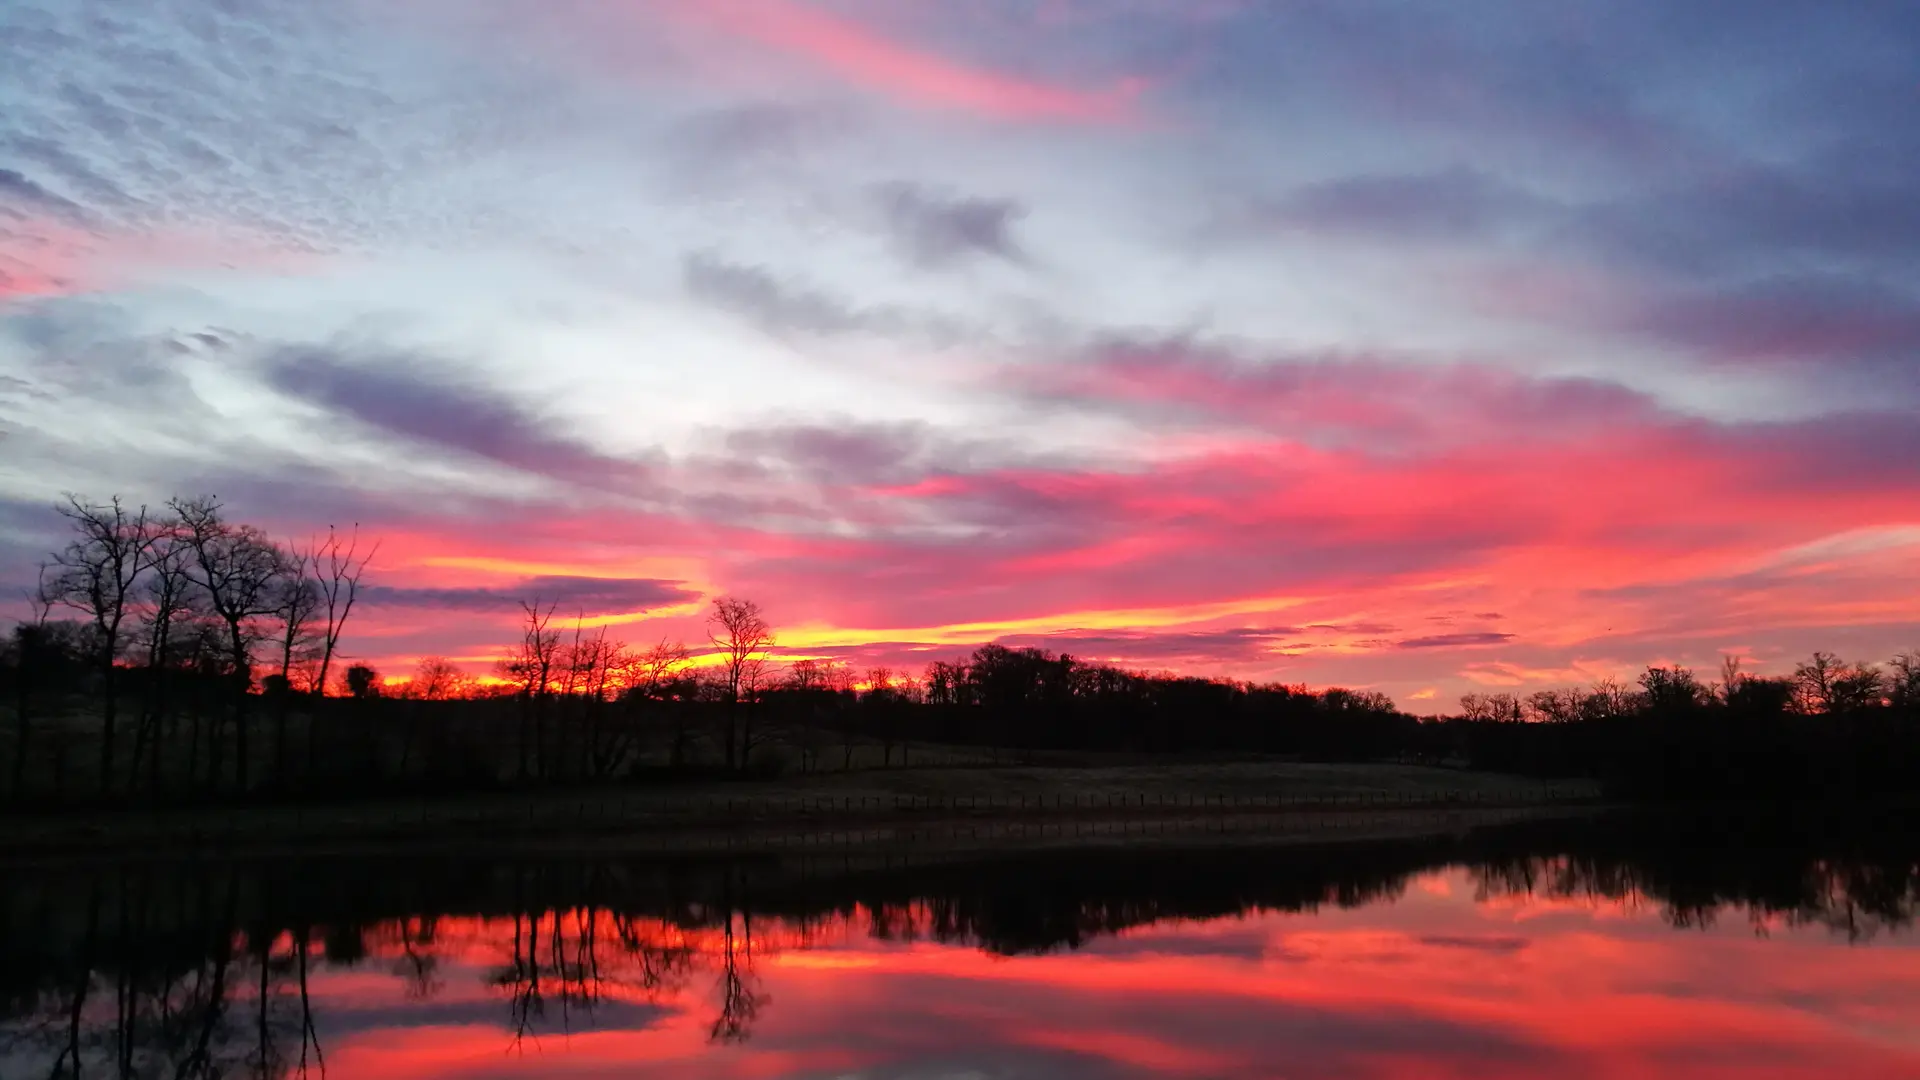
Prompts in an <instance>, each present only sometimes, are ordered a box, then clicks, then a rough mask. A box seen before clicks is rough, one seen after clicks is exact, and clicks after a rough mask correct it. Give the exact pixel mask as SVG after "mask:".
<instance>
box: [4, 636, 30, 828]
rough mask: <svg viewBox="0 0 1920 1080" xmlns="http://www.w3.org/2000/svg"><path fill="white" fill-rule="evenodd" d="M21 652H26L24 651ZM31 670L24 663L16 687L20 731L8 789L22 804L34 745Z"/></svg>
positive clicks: (17, 719) (16, 705) (14, 750)
mask: <svg viewBox="0 0 1920 1080" xmlns="http://www.w3.org/2000/svg"><path fill="white" fill-rule="evenodd" d="M21 651H22V652H23V653H24V652H25V650H24V649H23V650H21ZM22 659H23V660H24V659H25V657H24V656H23V657H22ZM31 670H32V668H31V667H30V666H29V665H27V664H25V663H22V664H21V665H20V673H19V680H18V682H17V683H16V684H15V686H14V691H15V693H14V706H13V709H14V711H13V718H14V723H15V724H17V725H18V726H19V731H18V732H17V733H16V734H15V735H14V740H13V783H12V785H11V786H10V787H9V788H8V794H10V795H12V796H13V798H14V799H16V800H18V801H21V802H24V801H26V794H27V790H26V783H27V750H28V749H29V747H30V745H31V743H32V735H33V712H32V710H31V709H30V706H31V705H32V703H33V701H32V697H33V695H32V693H31V690H30V688H29V685H28V684H29V683H30V682H31V681H32V680H31V678H30V677H29V675H28V673H29V672H30V671H31Z"/></svg>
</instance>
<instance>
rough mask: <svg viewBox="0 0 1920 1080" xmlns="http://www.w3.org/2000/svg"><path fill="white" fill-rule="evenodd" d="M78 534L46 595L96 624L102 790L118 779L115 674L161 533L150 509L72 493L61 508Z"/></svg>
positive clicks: (56, 563) (57, 558) (56, 562)
mask: <svg viewBox="0 0 1920 1080" xmlns="http://www.w3.org/2000/svg"><path fill="white" fill-rule="evenodd" d="M58 509H59V512H60V515H61V516H62V517H64V518H66V519H67V524H68V526H69V527H70V528H71V529H72V530H73V532H74V534H75V535H74V538H73V540H72V541H71V542H69V543H68V544H67V546H66V547H64V548H62V549H61V550H60V551H59V552H58V553H56V554H55V555H54V557H53V572H52V574H51V575H50V576H49V577H48V578H47V579H45V581H46V585H45V588H46V589H47V595H48V596H49V597H50V598H51V599H52V600H54V601H55V602H56V603H60V604H65V605H66V606H68V607H70V608H73V609H74V610H76V611H79V612H80V613H82V614H83V615H85V616H86V617H87V618H88V619H89V620H90V621H91V622H92V624H93V630H94V646H95V648H97V649H98V650H99V654H98V656H97V658H96V659H95V661H94V662H95V665H96V670H97V671H98V672H99V680H100V697H101V716H100V791H101V792H102V793H103V794H104V793H106V792H107V791H108V790H110V789H111V787H112V784H113V751H114V744H115V735H116V731H115V720H116V717H117V716H118V715H119V704H120V693H119V686H118V680H117V679H116V678H115V677H114V676H115V672H116V669H117V668H118V666H119V663H120V651H121V648H122V646H123V645H124V641H123V639H122V636H121V628H122V625H123V624H124V623H125V622H126V620H127V619H128V617H129V616H131V615H132V614H133V606H134V602H135V597H136V590H137V587H138V586H139V583H140V581H141V578H142V577H143V576H144V575H145V574H146V571H147V567H148V566H149V565H150V564H151V562H152V559H153V551H154V546H155V545H156V544H157V543H159V541H160V533H159V531H158V530H156V529H155V528H154V527H153V525H152V524H151V523H150V522H148V520H147V508H146V507H144V506H142V507H141V508H140V509H139V510H137V511H131V512H129V511H128V510H127V509H126V508H125V507H124V506H122V505H121V503H120V497H119V496H117V495H116V496H114V497H113V498H112V499H110V500H108V501H107V502H105V503H95V502H90V501H88V500H86V499H83V498H81V497H80V496H78V495H68V496H67V502H66V505H64V506H61V507H59V508H58Z"/></svg>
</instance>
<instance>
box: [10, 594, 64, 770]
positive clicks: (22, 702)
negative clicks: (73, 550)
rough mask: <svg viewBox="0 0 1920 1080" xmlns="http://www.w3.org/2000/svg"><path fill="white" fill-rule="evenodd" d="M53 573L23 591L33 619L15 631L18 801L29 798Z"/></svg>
mask: <svg viewBox="0 0 1920 1080" xmlns="http://www.w3.org/2000/svg"><path fill="white" fill-rule="evenodd" d="M51 569H52V568H51V567H47V566H42V567H41V568H40V581H39V583H38V584H37V585H36V586H35V587H34V588H33V589H31V590H22V591H23V592H25V593H26V601H27V606H28V608H29V609H30V610H31V611H32V612H33V618H32V619H31V620H30V621H28V622H23V623H21V624H20V625H18V626H16V627H14V628H13V639H14V648H15V653H16V656H15V660H16V662H17V663H18V665H19V673H18V674H17V675H16V676H15V678H14V680H13V692H14V703H13V722H14V725H15V730H14V741H13V779H12V783H11V785H10V786H9V787H8V788H7V790H8V791H9V792H10V793H11V794H12V795H13V796H14V797H15V798H22V797H24V796H25V794H26V788H25V784H26V782H27V752H28V751H29V750H30V749H31V748H32V743H33V692H34V683H35V682H36V680H35V678H34V675H35V673H36V669H37V668H38V667H39V659H40V657H39V654H40V653H41V652H42V651H44V650H45V649H46V646H47V619H48V617H49V616H50V615H51V614H52V613H53V594H52V590H51V589H49V588H48V584H47V582H48V578H49V576H50V571H51Z"/></svg>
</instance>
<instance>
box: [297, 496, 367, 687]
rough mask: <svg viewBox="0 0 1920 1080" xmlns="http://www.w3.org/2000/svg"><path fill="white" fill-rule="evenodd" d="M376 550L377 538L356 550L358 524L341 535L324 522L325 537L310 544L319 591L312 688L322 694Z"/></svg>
mask: <svg viewBox="0 0 1920 1080" xmlns="http://www.w3.org/2000/svg"><path fill="white" fill-rule="evenodd" d="M379 552H380V544H379V542H378V541H375V542H374V544H373V546H372V547H371V548H369V549H368V550H367V551H366V552H365V553H362V552H361V551H360V526H358V525H355V526H354V527H353V531H352V532H351V533H349V534H348V535H346V536H344V537H343V536H341V535H340V533H339V530H337V529H335V528H333V527H332V526H328V527H327V538H326V539H325V540H322V541H319V542H318V543H315V544H314V545H312V562H313V570H314V589H315V590H316V591H317V592H318V593H319V595H320V611H319V616H320V618H321V620H322V621H323V625H322V627H321V630H320V671H319V673H318V674H317V675H315V676H314V691H315V693H317V694H319V695H321V696H323V697H324V696H325V695H326V692H327V675H328V674H329V673H330V672H331V671H332V669H333V658H334V656H335V655H336V654H337V653H338V652H339V648H340V638H341V635H342V634H344V633H345V632H346V626H347V618H348V616H350V615H352V614H353V605H354V601H356V600H357V599H359V596H360V577H361V575H363V574H365V573H366V571H367V566H368V565H369V564H370V563H372V562H373V557H374V556H375V555H377V554H379Z"/></svg>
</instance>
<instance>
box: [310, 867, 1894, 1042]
mask: <svg viewBox="0 0 1920 1080" xmlns="http://www.w3.org/2000/svg"><path fill="white" fill-rule="evenodd" d="M1484 892H1485V889H1484V883H1483V882H1481V881H1478V880H1476V878H1475V877H1474V876H1473V875H1470V874H1468V873H1466V872H1463V871H1447V872H1443V873H1438V874H1432V875H1427V876H1423V877H1420V878H1417V879H1416V880H1415V881H1413V882H1412V883H1411V884H1410V887H1409V888H1408V889H1406V890H1405V892H1404V893H1403V894H1402V895H1401V898H1400V899H1399V900H1398V901H1397V902H1393V903H1389V904H1370V905H1366V906H1363V907H1359V908H1354V909H1350V910H1333V909H1329V910H1326V911H1323V912H1320V913H1318V914H1313V915H1305V914H1284V913H1268V914H1257V915H1251V916H1248V917H1244V918H1240V919H1227V920H1216V921H1189V920H1183V921H1177V922H1174V923H1169V924H1164V925H1148V926H1143V927H1139V928H1136V929H1133V930H1129V931H1126V932H1123V933H1122V934H1121V935H1119V936H1118V937H1116V938H1111V939H1105V940H1103V941H1101V942H1099V943H1097V944H1095V945H1094V946H1093V947H1091V948H1090V949H1088V950H1087V951H1084V952H1074V953H1051V954H1048V955H1042V956H1010V957H1009V956H994V955H989V954H987V953H984V952H981V951H979V950H978V949H976V948H974V947H971V946H969V945H967V944H965V943H963V942H952V943H947V944H942V943H938V942H935V941H933V940H929V939H927V938H926V935H927V933H928V932H929V929H930V928H931V927H933V926H935V925H937V924H938V923H939V922H940V920H941V918H942V916H941V914H940V913H939V912H936V911H934V910H931V909H929V908H928V907H927V906H926V905H924V904H921V905H910V906H907V907H904V908H889V909H887V910H884V911H879V912H876V911H872V910H869V909H867V908H864V907H856V908H855V909H854V910H853V911H852V912H850V913H849V914H846V915H843V916H836V917H831V918H826V919H821V920H804V921H799V922H795V921H792V920H783V919H775V918H771V917H759V916H756V917H754V918H752V919H750V920H749V919H745V918H743V917H737V918H736V919H735V920H734V922H733V925H732V927H731V935H729V933H728V932H727V930H726V929H724V928H715V927H704V928H700V929H690V928H682V927H677V926H674V925H671V924H669V923H666V922H662V921H659V920H655V919H619V918H613V917H611V916H608V915H606V914H605V913H597V914H596V913H594V912H591V911H570V912H564V913H560V914H557V915H547V916H543V917H537V918H532V919H521V920H512V919H468V918H447V919H440V920H434V921H432V922H430V923H423V922H421V921H418V920H415V921H411V922H409V923H405V924H388V925H383V926H380V927H377V928H374V929H373V930H372V931H371V932H370V933H369V934H368V935H367V943H368V947H369V949H370V960H369V963H370V964H372V965H377V966H378V967H380V968H384V969H385V970H386V971H387V972H389V974H386V975H384V976H381V975H372V974H370V973H369V970H368V969H366V968H363V969H360V970H355V971H336V970H332V969H329V970H327V971H325V972H324V973H322V974H320V975H318V976H316V978H315V979H314V982H313V993H314V995H315V1000H316V1003H317V1006H316V1007H317V1009H318V1011H319V1012H320V1014H321V1015H322V1016H323V1017H326V1016H335V1017H338V1016H341V1015H345V1014H352V1015H353V1016H355V1017H356V1019H355V1020H354V1021H353V1022H352V1024H351V1025H350V1027H351V1030H341V1031H338V1032H329V1031H328V1030H327V1027H328V1026H329V1025H327V1024H326V1023H325V1022H324V1021H323V1027H322V1034H323V1036H324V1037H326V1038H327V1040H328V1059H329V1062H330V1063H331V1065H332V1067H334V1068H338V1069H341V1070H342V1071H343V1074H345V1075H352V1076H355V1077H367V1078H370V1080H425V1078H429V1077H445V1078H456V1077H468V1076H476V1075H483V1074H484V1075H488V1076H505V1075H516V1076H517V1075H526V1076H567V1075H591V1074H597V1073H598V1072H599V1071H600V1070H603V1069H616V1070H620V1071H621V1072H622V1074H623V1075H644V1076H655V1075H657V1076H679V1075H687V1074H688V1073H689V1072H692V1071H697V1072H699V1074H700V1075H710V1076H720V1077H779V1076H797V1075H817V1074H820V1073H822V1072H830V1071H854V1072H857V1071H862V1070H871V1071H879V1072H886V1071H888V1070H896V1069H906V1068H914V1067H918V1068H931V1069H936V1070H937V1069H940V1068H946V1069H958V1070H964V1069H967V1068H971V1067H982V1066H983V1063H985V1062H987V1061H1001V1062H1012V1061H1019V1062H1023V1063H1026V1067H1028V1068H1033V1069H1039V1070H1041V1071H1043V1072H1044V1071H1046V1070H1048V1069H1058V1070H1062V1071H1063V1072H1066V1073H1069V1074H1070V1073H1071V1071H1072V1070H1073V1069H1076V1068H1082V1067H1090V1066H1091V1065H1092V1064H1093V1063H1096V1062H1104V1063H1105V1064H1106V1067H1108V1068H1110V1069H1114V1070H1118V1072H1117V1073H1115V1075H1127V1076H1141V1077H1206V1076H1262V1075H1270V1074H1272V1073H1271V1070H1272V1069H1274V1068H1275V1067H1276V1065H1277V1063H1283V1062H1284V1063H1285V1071H1284V1075H1287V1076H1302V1077H1310V1076H1336V1075H1338V1076H1368V1077H1371V1076H1378V1077H1383V1078H1384V1077H1407V1076H1417V1077H1467V1076H1473V1077H1494V1078H1504V1077H1514V1078H1519V1077H1530V1076H1537V1075H1539V1074H1540V1070H1542V1069H1543V1068H1549V1067H1551V1068H1553V1069H1556V1070H1560V1071H1568V1072H1570V1074H1571V1075H1579V1076H1587V1077H1595V1078H1608V1080H1611V1078H1621V1080H1625V1078H1637V1077H1675V1078H1680V1077H1686V1078H1692V1077H1700V1076H1708V1077H1733V1076H1741V1077H1772V1078H1789V1077H1791V1078H1801V1077H1809V1078H1810V1077H1815V1076H1833V1075H1846V1076H1858V1077H1867V1078H1876V1077H1885V1078H1889V1080H1890V1078H1892V1077H1895V1076H1902V1075H1910V1074H1911V1070H1913V1069H1914V1068H1916V1067H1920V1046H1916V1045H1914V1044H1913V1043H1912V1041H1911V1039H1910V1038H1906V1037H1904V1036H1902V1035H1900V1034H1899V1031H1900V1030H1901V1029H1900V1026H1899V1021H1900V1020H1901V1018H1911V1017H1913V1016H1915V1015H1920V951H1917V950H1916V948H1915V946H1914V943H1913V942H1912V941H1910V940H1906V939H1894V940H1889V941H1887V942H1885V943H1883V944H1882V945H1878V946H1875V947H1866V948H1853V947H1848V946H1846V945H1845V944H1844V942H1842V941H1838V940H1836V939H1835V938H1833V937H1832V936H1831V935H1830V933H1829V932H1828V931H1826V930H1824V929H1822V928H1812V927H1796V926H1791V925H1788V924H1786V923H1784V922H1782V921H1780V920H1777V919H1776V920H1773V921H1772V922H1771V924H1770V925H1769V926H1768V933H1767V934H1766V935H1764V936H1758V937H1757V936H1756V935H1755V933H1754V931H1753V929H1752V927H1751V926H1750V925H1749V924H1748V923H1747V922H1746V920H1744V919H1743V918H1740V917H1737V916H1736V917H1731V918H1728V919H1727V920H1725V922H1726V925H1724V926H1716V927H1714V928H1712V929H1709V930H1706V931H1704V932H1700V931H1693V932H1680V931H1676V930H1675V929H1674V928H1673V927H1671V926H1670V925H1668V924H1666V923H1665V922H1663V921H1662V920H1661V919H1660V918H1659V917H1658V915H1657V912H1656V911H1655V909H1654V908H1653V907H1652V906H1650V905H1647V904H1645V903H1641V902H1638V901H1631V900H1629V901H1624V902H1623V901H1611V900H1607V899H1604V898H1599V897H1595V898H1590V899H1588V898H1583V899H1576V900H1556V899H1553V898H1550V897H1546V896H1540V895H1534V896H1527V895H1524V894H1507V895H1503V896H1495V897H1493V898H1492V900H1493V902H1476V901H1475V900H1473V899H1472V897H1474V896H1475V895H1476V893H1480V894H1483V895H1484ZM876 933H884V934H886V935H888V936H889V937H890V938H892V939H893V940H882V939H880V938H877V937H875V936H874V935H875V934H876ZM1249 935H1251V938H1249ZM423 959H424V960H426V961H427V963H426V967H428V968H430V969H431V970H432V972H433V978H434V980H435V983H434V985H435V987H436V989H434V990H433V991H432V993H431V994H429V995H427V996H425V997H422V996H420V995H419V994H418V993H412V992H410V991H409V978H410V973H417V972H418V970H419V967H420V965H421V962H422V960H423ZM729 964H731V965H733V967H734V968H735V969H737V970H738V971H739V973H740V977H741V979H742V980H743V983H744V985H745V989H746V992H747V993H748V994H750V995H752V996H754V997H755V998H756V999H757V1000H758V1001H759V1002H760V1007H759V1009H758V1012H757V1015H755V1017H754V1020H753V1025H752V1029H751V1039H750V1040H749V1041H746V1042H742V1043H739V1044H737V1045H713V1044H712V1035H713V1032H714V1030H715V1024H716V1020H715V1015H716V1010H719V1009H722V1008H724V1007H725V1006H726V1002H725V1001H723V1000H722V999H721V998H720V997H719V996H717V995H719V994H720V993H721V992H722V991H721V988H722V987H723V985H724V983H725V974H726V971H727V970H728V966H729ZM416 989H417V987H416ZM530 995H531V996H533V997H536V998H538V1002H537V1004H534V1005H532V1006H529V1005H528V998H529V996H530ZM456 1005H458V1007H459V1010H460V1015H461V1016H462V1017H463V1019H462V1020H460V1021H459V1022H457V1023H445V1022H441V1021H436V1020H434V1019H432V1017H433V1015H434V1013H435V1011H436V1010H445V1009H448V1008H453V1007H455V1006H456ZM529 1007H531V1008H532V1009H533V1010H534V1011H535V1013H536V1014H537V1018H536V1020H535V1021H534V1022H533V1024H532V1027H531V1029H530V1031H529V1032H528V1033H527V1034H524V1035H522V1036H518V1037H516V1035H515V1033H514V1030H513V1027H512V1023H511V1021H510V1018H511V1017H513V1016H518V1015H523V1014H524V1013H525V1012H526V1010H527V1009H528V1008H529ZM413 1010H420V1011H421V1015H420V1016H419V1017H418V1018H409V1014H410V1012H411V1011H413ZM636 1010H637V1011H636ZM376 1017H378V1018H380V1019H375V1018H376ZM361 1018H364V1019H361ZM509 1046H513V1047H515V1049H514V1050H513V1052H512V1053H509V1054H507V1055H506V1056H504V1057H502V1056H501V1055H502V1053H503V1051H505V1050H506V1049H507V1048H508V1047H509ZM1076 1062H1078V1063H1081V1064H1079V1065H1076V1064H1074V1063H1076ZM1103 1075H1104V1074H1103Z"/></svg>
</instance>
